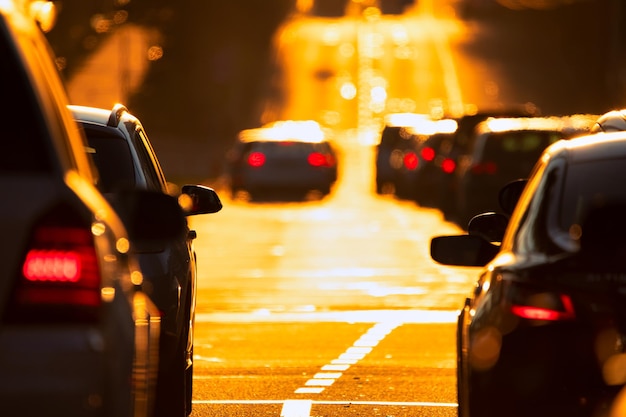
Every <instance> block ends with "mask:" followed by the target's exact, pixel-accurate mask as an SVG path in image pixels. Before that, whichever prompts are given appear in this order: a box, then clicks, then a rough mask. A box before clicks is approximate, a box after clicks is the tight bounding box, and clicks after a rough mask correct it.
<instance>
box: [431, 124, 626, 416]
mask: <svg viewBox="0 0 626 417" xmlns="http://www.w3.org/2000/svg"><path fill="white" fill-rule="evenodd" d="M624 175H626V132H617V133H606V134H596V135H589V136H583V137H579V138H575V139H570V140H561V141H559V142H557V143H555V144H553V145H551V146H550V147H548V148H547V149H546V150H545V151H544V153H543V154H542V156H541V157H540V158H539V160H538V163H537V165H536V166H535V168H534V170H533V172H532V175H531V176H530V178H529V179H528V180H522V181H517V182H513V183H510V184H509V185H507V186H505V187H504V188H503V189H502V190H501V192H500V201H501V202H502V207H507V210H505V213H511V217H510V220H509V218H508V217H507V216H506V215H503V214H499V213H493V212H492V213H485V214H483V215H481V216H477V217H475V218H474V219H472V221H471V222H470V224H469V226H468V230H470V232H468V234H466V235H457V236H438V237H435V238H433V239H432V240H431V248H430V251H431V257H432V258H433V259H434V260H435V261H437V262H439V263H442V264H445V265H454V266H477V267H481V269H480V271H479V272H478V274H477V275H478V280H477V282H476V286H475V288H474V289H473V290H472V291H471V294H470V295H469V297H468V298H467V299H466V301H465V305H464V307H463V309H462V310H461V312H460V314H459V316H458V325H457V369H458V378H457V379H458V386H457V388H458V401H459V416H463V417H464V416H468V415H469V416H481V417H483V416H484V417H490V416H503V415H507V416H554V415H568V416H599V415H602V416H604V415H606V416H608V415H620V414H619V413H611V409H610V407H611V404H612V402H613V400H614V398H615V396H616V395H617V394H618V393H619V392H620V391H622V390H623V389H624V386H625V384H626V373H625V372H624V363H625V362H624V360H625V359H626V353H625V352H626V279H624V272H625V271H626V263H625V261H624V259H625V258H624V254H625V253H626V245H625V244H624V241H625V240H624V236H626V216H624V213H625V212H626V188H624V187H623V184H622V182H623V181H622V178H623V177H624ZM520 184H521V185H523V188H522V187H520ZM511 187H513V188H515V190H514V191H511ZM519 190H522V191H521V193H520V192H519ZM519 194H521V196H520V197H519V198H518V197H516V196H518V195H519ZM511 208H513V209H511ZM475 221H476V222H478V223H480V225H479V226H476V225H474V224H473V223H474V222H475ZM499 242H501V243H499Z"/></svg>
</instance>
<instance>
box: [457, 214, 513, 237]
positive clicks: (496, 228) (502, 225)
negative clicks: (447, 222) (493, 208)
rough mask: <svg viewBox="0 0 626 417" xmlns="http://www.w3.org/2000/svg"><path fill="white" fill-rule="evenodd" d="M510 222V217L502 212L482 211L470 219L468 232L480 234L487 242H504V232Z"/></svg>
mask: <svg viewBox="0 0 626 417" xmlns="http://www.w3.org/2000/svg"><path fill="white" fill-rule="evenodd" d="M508 224H509V219H508V217H506V216H505V215H503V214H500V213H492V212H489V213H481V214H478V215H476V216H474V217H472V219H471V220H470V221H469V223H468V225H467V233H468V234H470V235H474V236H480V237H482V238H483V239H485V240H486V241H487V242H491V243H495V242H502V238H504V232H505V231H506V227H507V225H508Z"/></svg>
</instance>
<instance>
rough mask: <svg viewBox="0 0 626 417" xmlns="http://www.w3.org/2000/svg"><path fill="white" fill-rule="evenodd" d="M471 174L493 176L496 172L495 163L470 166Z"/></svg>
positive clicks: (496, 166)
mask: <svg viewBox="0 0 626 417" xmlns="http://www.w3.org/2000/svg"><path fill="white" fill-rule="evenodd" d="M471 169H472V173H474V174H476V175H483V174H485V175H494V174H495V173H496V172H498V165H496V163H495V162H483V163H480V164H474V165H472V168H471Z"/></svg>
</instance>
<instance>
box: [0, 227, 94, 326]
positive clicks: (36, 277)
mask: <svg viewBox="0 0 626 417" xmlns="http://www.w3.org/2000/svg"><path fill="white" fill-rule="evenodd" d="M100 278H101V277H100V268H99V263H98V256H97V254H96V249H95V245H94V240H93V235H92V234H91V230H90V229H89V227H87V226H85V227H82V226H77V225H71V226H56V225H55V226H50V225H48V224H45V225H41V226H39V227H38V228H37V229H36V230H35V232H34V234H33V237H32V240H31V242H30V245H29V247H28V249H27V251H26V253H25V256H24V261H23V262H22V267H21V271H20V274H19V276H18V279H17V282H16V285H15V288H14V294H13V296H12V300H11V303H10V304H9V307H8V309H7V311H6V314H7V318H8V320H9V321H27V322H39V321H68V320H69V321H89V320H93V319H94V318H95V317H97V314H98V310H99V307H100V305H101V294H100V281H101V280H100Z"/></svg>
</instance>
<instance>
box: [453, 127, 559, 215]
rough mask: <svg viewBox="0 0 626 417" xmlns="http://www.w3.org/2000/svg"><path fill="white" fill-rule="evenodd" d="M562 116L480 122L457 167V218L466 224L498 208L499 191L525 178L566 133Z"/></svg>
mask: <svg viewBox="0 0 626 417" xmlns="http://www.w3.org/2000/svg"><path fill="white" fill-rule="evenodd" d="M564 130H565V129H564V121H563V120H562V119H561V118H559V117H519V118H491V119H487V120H486V121H484V122H481V123H479V124H478V125H477V126H476V128H475V130H474V138H473V140H472V144H471V147H470V150H469V151H468V153H467V154H466V155H464V156H462V157H461V158H459V165H458V167H457V169H456V175H457V179H456V183H457V191H456V207H457V214H456V215H457V218H456V220H457V221H458V223H459V224H460V225H461V227H466V225H467V223H468V222H469V220H470V219H471V218H472V217H473V216H475V215H476V214H479V213H482V212H487V211H497V210H498V208H499V206H498V200H497V198H496V196H497V195H498V191H499V190H500V189H501V188H502V187H503V186H504V185H506V184H507V183H509V182H511V181H513V180H516V179H519V178H526V177H528V175H529V174H530V171H531V170H532V168H533V166H534V165H535V163H536V162H537V159H538V158H539V156H540V155H541V153H542V152H543V150H544V149H545V148H547V147H548V146H549V145H551V144H552V143H554V142H556V141H557V140H559V139H563V138H564V137H565V133H564Z"/></svg>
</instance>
